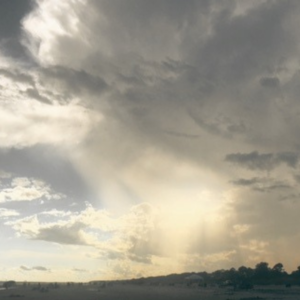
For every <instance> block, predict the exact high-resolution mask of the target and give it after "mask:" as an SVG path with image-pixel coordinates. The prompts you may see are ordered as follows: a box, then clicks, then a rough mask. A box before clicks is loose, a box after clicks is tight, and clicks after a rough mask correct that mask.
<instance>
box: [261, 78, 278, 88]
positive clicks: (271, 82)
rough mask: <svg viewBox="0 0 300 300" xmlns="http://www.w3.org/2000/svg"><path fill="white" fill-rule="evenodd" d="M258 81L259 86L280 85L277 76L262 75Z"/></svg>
mask: <svg viewBox="0 0 300 300" xmlns="http://www.w3.org/2000/svg"><path fill="white" fill-rule="evenodd" d="M259 82H260V84H261V86H263V87H268V88H274V87H275V88H276V87H278V86H279V85H280V80H279V79H278V78H277V77H263V78H261V79H260V80H259Z"/></svg>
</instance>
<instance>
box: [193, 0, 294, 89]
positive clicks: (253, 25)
mask: <svg viewBox="0 0 300 300" xmlns="http://www.w3.org/2000/svg"><path fill="white" fill-rule="evenodd" d="M215 7H218V5H217V4H216V5H215ZM219 7H220V8H219V11H218V10H217V13H216V14H215V15H213V23H212V34H211V36H210V37H209V39H208V40H207V41H206V42H205V44H201V43H200V44H196V45H195V46H194V47H192V48H191V49H190V57H193V60H192V61H193V62H194V64H196V65H197V66H198V67H199V70H201V73H204V74H205V76H207V77H209V78H211V79H214V80H217V81H218V82H220V80H222V83H223V82H224V81H225V82H228V83H229V82H232V80H237V81H239V82H240V81H241V80H245V79H248V78H251V77H252V76H253V75H255V74H259V73H260V72H265V71H267V70H269V71H270V70H272V71H273V70H274V69H276V68H278V67H279V66H278V63H279V62H280V57H281V54H282V53H286V54H287V55H289V54H292V53H296V51H297V46H296V43H294V40H293V32H292V31H289V30H288V29H287V28H286V27H285V26H283V22H284V21H285V19H286V18H287V16H288V15H289V14H290V13H291V12H292V11H293V10H294V9H298V8H297V2H296V1H266V2H264V3H261V5H259V6H257V7H256V8H253V9H252V10H251V11H250V13H248V14H245V15H239V16H234V15H233V12H234V9H235V2H233V1H232V2H221V3H220V4H219ZM286 45H290V47H289V48H287V47H286ZM187 50H188V49H187ZM220 83H221V82H220Z"/></svg>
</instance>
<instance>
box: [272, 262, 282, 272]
mask: <svg viewBox="0 0 300 300" xmlns="http://www.w3.org/2000/svg"><path fill="white" fill-rule="evenodd" d="M272 271H275V272H277V273H283V272H284V268H283V264H282V263H277V264H276V265H274V267H273V268H272Z"/></svg>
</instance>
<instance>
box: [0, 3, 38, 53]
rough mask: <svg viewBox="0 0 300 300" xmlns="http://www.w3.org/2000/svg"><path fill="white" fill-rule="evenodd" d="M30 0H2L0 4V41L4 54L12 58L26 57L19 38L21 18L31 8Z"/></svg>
mask: <svg viewBox="0 0 300 300" xmlns="http://www.w3.org/2000/svg"><path fill="white" fill-rule="evenodd" d="M32 3H33V2H32V1H31V0H22V1H17V0H3V1H1V4H0V43H1V48H2V50H4V53H5V55H7V56H11V57H14V58H27V59H28V56H27V54H26V50H25V49H24V48H23V46H22V44H21V42H20V39H21V33H22V25H21V20H22V19H23V18H24V17H25V15H26V14H27V13H29V12H30V10H31V9H32Z"/></svg>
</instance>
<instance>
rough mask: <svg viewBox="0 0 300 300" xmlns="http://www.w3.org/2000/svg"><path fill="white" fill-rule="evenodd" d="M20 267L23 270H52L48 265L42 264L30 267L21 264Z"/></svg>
mask: <svg viewBox="0 0 300 300" xmlns="http://www.w3.org/2000/svg"><path fill="white" fill-rule="evenodd" d="M20 269H21V270H23V271H42V272H50V271H51V270H50V269H48V268H46V267H42V266H36V267H32V268H28V267H26V266H20Z"/></svg>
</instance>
